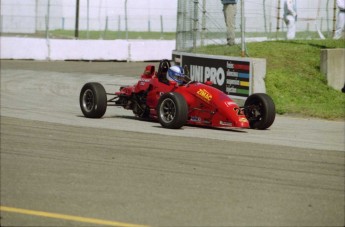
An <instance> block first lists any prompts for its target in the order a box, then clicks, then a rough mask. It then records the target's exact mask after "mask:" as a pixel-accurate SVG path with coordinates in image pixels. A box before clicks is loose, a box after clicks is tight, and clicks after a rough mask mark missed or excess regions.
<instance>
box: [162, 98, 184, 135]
mask: <svg viewBox="0 0 345 227" xmlns="http://www.w3.org/2000/svg"><path fill="white" fill-rule="evenodd" d="M157 115H158V120H159V123H161V125H162V126H163V127H164V128H170V129H179V128H181V127H182V126H184V125H185V124H186V122H187V120H188V105H187V102H186V100H185V99H184V97H183V96H182V95H181V94H179V93H176V92H169V93H165V94H164V95H162V96H161V97H160V99H159V101H158V105H157Z"/></svg>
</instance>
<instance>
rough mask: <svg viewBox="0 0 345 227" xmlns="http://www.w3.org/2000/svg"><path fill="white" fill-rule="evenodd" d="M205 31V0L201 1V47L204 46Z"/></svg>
mask: <svg viewBox="0 0 345 227" xmlns="http://www.w3.org/2000/svg"><path fill="white" fill-rule="evenodd" d="M205 31H206V0H202V19H201V46H204V41H205Z"/></svg>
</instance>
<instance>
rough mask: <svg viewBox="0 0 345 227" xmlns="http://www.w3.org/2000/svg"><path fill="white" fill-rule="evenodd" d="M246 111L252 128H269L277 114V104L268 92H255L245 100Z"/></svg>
mask: <svg viewBox="0 0 345 227" xmlns="http://www.w3.org/2000/svg"><path fill="white" fill-rule="evenodd" d="M244 113H245V115H246V118H247V119H248V121H249V125H250V128H253V129H260V130H263V129H267V128H269V127H270V126H271V125H272V124H273V122H274V119H275V116H276V110H275V104H274V102H273V100H272V98H271V97H270V96H268V95H267V94H264V93H257V94H253V95H251V96H249V97H248V98H247V100H246V101H245V104H244Z"/></svg>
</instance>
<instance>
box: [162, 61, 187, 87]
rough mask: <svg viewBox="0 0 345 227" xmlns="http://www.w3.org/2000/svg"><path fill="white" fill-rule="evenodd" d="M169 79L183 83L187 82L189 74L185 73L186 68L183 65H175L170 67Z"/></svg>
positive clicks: (179, 83)
mask: <svg viewBox="0 0 345 227" xmlns="http://www.w3.org/2000/svg"><path fill="white" fill-rule="evenodd" d="M167 79H168V80H169V81H175V82H177V83H178V85H182V84H183V83H184V82H186V79H187V76H186V75H185V74H184V70H183V68H182V67H181V66H177V65H174V66H171V67H170V68H169V69H168V72H167Z"/></svg>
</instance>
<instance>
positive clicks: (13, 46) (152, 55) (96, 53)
mask: <svg viewBox="0 0 345 227" xmlns="http://www.w3.org/2000/svg"><path fill="white" fill-rule="evenodd" d="M0 43H1V51H0V59H33V60H104V61H107V60H116V61H152V60H154V61H158V60H161V59H164V58H166V59H171V55H172V51H173V50H174V49H175V41H174V40H128V41H127V40H66V39H49V40H47V39H38V38H22V37H0Z"/></svg>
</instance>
